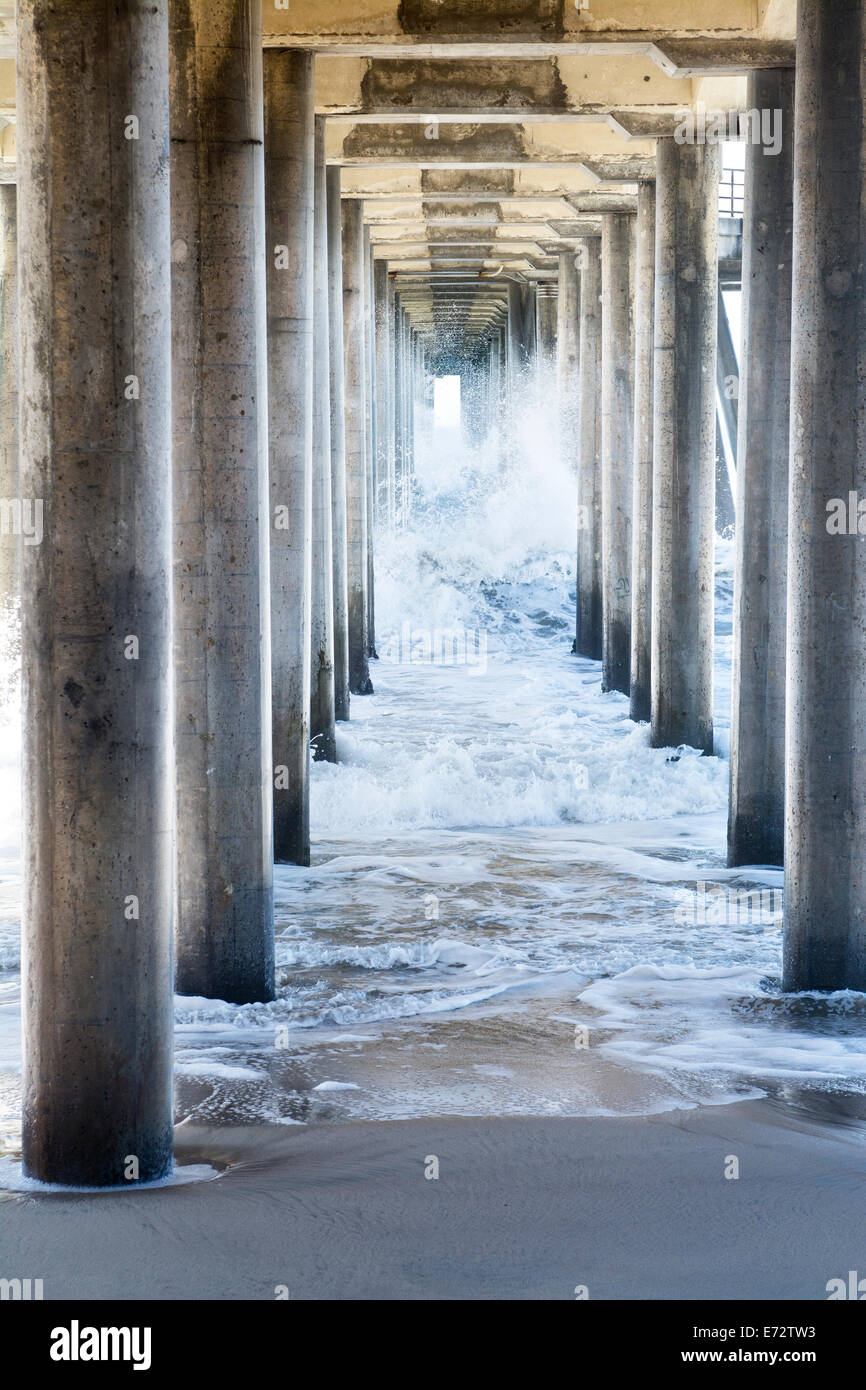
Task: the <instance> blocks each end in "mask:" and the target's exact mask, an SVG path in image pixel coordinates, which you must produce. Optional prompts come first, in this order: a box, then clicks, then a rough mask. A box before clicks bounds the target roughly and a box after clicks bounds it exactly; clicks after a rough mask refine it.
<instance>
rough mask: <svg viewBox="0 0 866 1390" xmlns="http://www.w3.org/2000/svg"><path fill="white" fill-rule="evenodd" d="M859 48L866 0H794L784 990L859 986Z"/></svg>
mask: <svg viewBox="0 0 866 1390" xmlns="http://www.w3.org/2000/svg"><path fill="white" fill-rule="evenodd" d="M864 52H866V3H864V0H840V3H838V4H833V5H826V4H819V3H817V0H801V3H800V7H799V12H798V22H797V92H796V114H795V125H794V141H795V146H794V148H795V162H796V182H795V185H794V275H793V292H792V302H793V332H792V351H791V465H790V467H791V488H790V493H789V504H790V515H789V525H788V621H787V628H788V644H787V701H788V706H787V729H788V746H787V759H786V763H787V766H786V778H785V801H786V807H785V951H784V970H783V976H782V982H783V988H784V989H786V990H807V989H809V990H812V989H814V990H817V989H854V990H866V631H864V623H863V615H864V612H866V550H864V544H863V533H864V532H866V505H864V502H863V498H864V496H866V376H864V370H863V363H864V360H866V231H864V223H863V207H864V202H866V172H864V171H866V161H864V141H866V130H864V123H863V111H864V106H866V69H864V65H863V55H864Z"/></svg>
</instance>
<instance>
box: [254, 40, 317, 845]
mask: <svg viewBox="0 0 866 1390" xmlns="http://www.w3.org/2000/svg"><path fill="white" fill-rule="evenodd" d="M313 63H314V59H313V56H312V54H310V53H306V52H302V51H295V50H285V51H280V52H272V51H270V50H269V51H268V52H267V54H266V55H265V209H266V229H265V242H264V245H265V247H266V253H267V255H266V263H267V334H268V336H267V348H268V440H269V445H270V493H271V499H270V500H271V508H270V515H271V632H272V641H271V645H272V652H273V661H272V691H273V768H274V857H275V858H276V860H277V862H278V863H281V864H309V862H310V788H309V768H310V668H311V660H310V651H311V636H310V627H311V585H312V516H313V298H314V289H313V284H314V275H313V271H314V251H313V227H314V197H315V175H314V170H315V123H314V111H313Z"/></svg>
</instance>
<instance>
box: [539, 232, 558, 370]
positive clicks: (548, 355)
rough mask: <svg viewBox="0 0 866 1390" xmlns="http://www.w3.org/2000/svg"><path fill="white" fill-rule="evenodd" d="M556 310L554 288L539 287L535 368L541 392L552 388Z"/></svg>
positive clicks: (556, 300) (555, 348) (555, 351)
mask: <svg viewBox="0 0 866 1390" xmlns="http://www.w3.org/2000/svg"><path fill="white" fill-rule="evenodd" d="M560 260H562V257H561V256H560ZM558 309H559V302H558V299H557V295H556V292H555V289H554V287H553V286H552V285H551V286H548V285H540V286H539V287H538V289H537V290H536V299H535V335H536V340H537V342H538V358H537V362H536V367H537V373H538V380H539V385H540V386H541V389H542V390H543V391H547V390H549V389H550V388H551V387H552V385H553V382H554V380H555V376H556V370H557V331H558V325H557V318H558Z"/></svg>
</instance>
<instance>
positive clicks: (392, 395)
mask: <svg viewBox="0 0 866 1390" xmlns="http://www.w3.org/2000/svg"><path fill="white" fill-rule="evenodd" d="M387 289H388V298H387V304H386V312H387V316H388V320H387V330H386V332H387V338H386V341H387V344H388V420H387V425H386V437H387V439H388V513H387V523H388V526H389V527H390V528H391V529H392V530H393V528H394V526H395V525H396V521H397V406H396V381H395V372H396V343H395V319H396V312H397V310H396V291H395V289H394V281H393V280H392V279H391V277H390V275H389V276H388V283H387Z"/></svg>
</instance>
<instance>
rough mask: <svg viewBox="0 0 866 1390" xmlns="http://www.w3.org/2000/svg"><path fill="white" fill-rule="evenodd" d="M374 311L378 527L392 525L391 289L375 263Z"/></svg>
mask: <svg viewBox="0 0 866 1390" xmlns="http://www.w3.org/2000/svg"><path fill="white" fill-rule="evenodd" d="M373 294H374V311H375V329H376V403H375V404H376V483H377V487H376V521H377V525H378V526H392V525H393V497H392V482H393V476H394V409H393V401H392V394H393V388H394V383H393V381H392V375H393V368H392V356H393V354H392V345H391V324H392V322H393V313H392V310H391V298H390V285H389V281H388V267H387V265H386V264H385V262H384V261H380V260H377V261H376V262H375V271H374V286H373Z"/></svg>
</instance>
